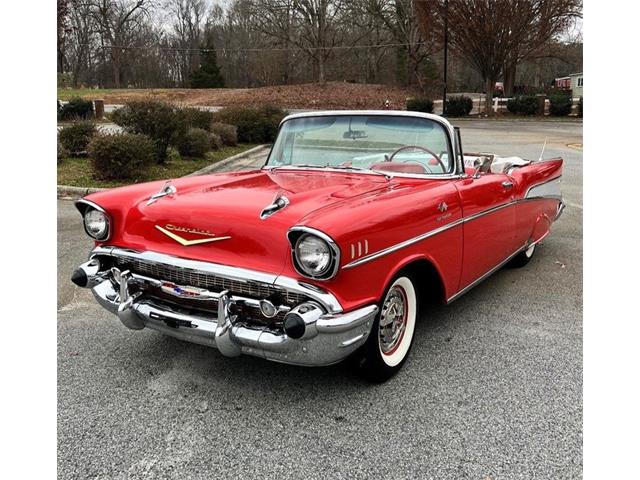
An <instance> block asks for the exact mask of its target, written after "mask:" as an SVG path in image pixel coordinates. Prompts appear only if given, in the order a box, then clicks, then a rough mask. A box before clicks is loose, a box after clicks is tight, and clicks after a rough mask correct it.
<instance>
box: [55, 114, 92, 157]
mask: <svg viewBox="0 0 640 480" xmlns="http://www.w3.org/2000/svg"><path fill="white" fill-rule="evenodd" d="M96 132H97V129H96V126H95V124H94V123H93V122H88V121H83V122H73V123H71V124H70V125H66V126H64V127H63V128H62V130H60V133H58V140H59V141H60V143H61V144H62V146H63V147H64V148H65V149H66V150H67V151H68V152H69V153H70V154H72V155H83V154H86V153H87V148H88V147H89V142H90V141H91V139H92V138H93V136H94V135H95V134H96Z"/></svg>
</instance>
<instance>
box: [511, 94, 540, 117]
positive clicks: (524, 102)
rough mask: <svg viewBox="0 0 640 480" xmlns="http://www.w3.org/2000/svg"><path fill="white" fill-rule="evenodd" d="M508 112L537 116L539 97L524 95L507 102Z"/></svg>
mask: <svg viewBox="0 0 640 480" xmlns="http://www.w3.org/2000/svg"><path fill="white" fill-rule="evenodd" d="M507 110H509V112H511V113H514V114H516V115H535V114H536V113H538V97H536V96H535V95H522V96H520V97H515V98H512V99H510V100H508V101H507Z"/></svg>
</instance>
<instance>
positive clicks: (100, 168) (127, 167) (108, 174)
mask: <svg viewBox="0 0 640 480" xmlns="http://www.w3.org/2000/svg"><path fill="white" fill-rule="evenodd" d="M154 149H155V145H154V142H153V141H152V140H151V139H150V138H149V137H147V136H146V135H139V134H132V133H118V134H114V135H96V136H95V137H94V138H93V140H92V141H91V143H90V144H89V154H90V155H91V162H92V163H93V169H94V174H95V176H96V177H97V178H100V179H104V180H111V179H126V178H132V177H134V176H135V175H136V174H138V173H140V172H141V171H143V170H144V169H145V168H146V167H147V166H148V165H149V164H150V163H152V162H153V158H154Z"/></svg>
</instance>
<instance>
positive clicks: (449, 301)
mask: <svg viewBox="0 0 640 480" xmlns="http://www.w3.org/2000/svg"><path fill="white" fill-rule="evenodd" d="M531 245H532V243H529V242H527V243H525V245H524V246H523V247H520V248H519V249H518V250H516V251H515V252H513V253H512V254H511V255H509V256H508V257H507V258H505V259H504V260H503V261H502V262H500V263H499V264H498V265H496V266H495V267H493V268H492V269H491V270H489V271H488V272H487V273H485V274H484V275H482V276H480V277H478V278H477V279H475V280H474V281H473V282H471V283H470V284H469V285H467V286H466V287H464V288H463V289H462V290H460V291H459V292H458V293H456V294H454V295H452V296H451V297H449V299H448V300H447V303H451V302H453V301H454V300H456V299H457V298H460V297H461V296H462V295H464V294H465V293H467V292H468V291H469V290H471V289H472V288H473V287H475V286H476V285H478V284H479V283H481V282H482V281H483V280H486V279H487V278H488V277H490V276H491V275H492V274H493V273H495V272H497V271H498V270H500V269H501V268H502V267H503V266H505V265H506V264H507V263H509V261H510V260H511V259H512V258H513V257H515V256H516V255H518V254H519V253H520V252H522V251H523V250H524V249H526V248H529V247H530V246H531Z"/></svg>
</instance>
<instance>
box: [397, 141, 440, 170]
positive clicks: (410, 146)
mask: <svg viewBox="0 0 640 480" xmlns="http://www.w3.org/2000/svg"><path fill="white" fill-rule="evenodd" d="M409 148H414V149H418V150H422V151H423V152H426V153H428V154H429V155H431V156H432V157H433V158H435V159H436V161H437V162H438V164H439V165H440V168H442V172H443V173H444V172H446V171H447V167H445V166H444V163H442V160H440V157H439V156H438V155H436V153H435V152H432V151H431V150H429V149H428V148H425V147H421V146H420V145H404V146H402V147H400V148H398V149H396V150H394V151H393V152H392V153H391V155H389V156H388V157H387V159H386V161H387V162H391V161H392V160H393V157H395V156H396V155H397V154H398V153H400V152H402V151H403V150H408V149H409ZM410 161H413V162H416V163H419V164H420V165H423V164H422V163H421V162H418V161H417V160H410ZM403 163H407V162H403ZM423 166H424V165H423Z"/></svg>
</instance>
